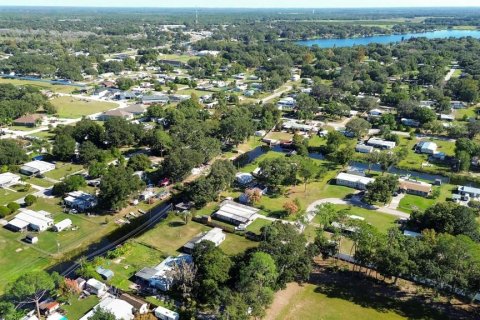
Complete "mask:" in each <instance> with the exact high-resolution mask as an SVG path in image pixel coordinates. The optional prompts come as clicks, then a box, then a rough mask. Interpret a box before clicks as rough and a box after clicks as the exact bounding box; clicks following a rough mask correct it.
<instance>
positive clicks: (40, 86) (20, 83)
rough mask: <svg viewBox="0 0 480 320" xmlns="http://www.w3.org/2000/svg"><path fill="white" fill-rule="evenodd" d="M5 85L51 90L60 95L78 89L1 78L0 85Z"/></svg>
mask: <svg viewBox="0 0 480 320" xmlns="http://www.w3.org/2000/svg"><path fill="white" fill-rule="evenodd" d="M3 83H11V84H13V85H16V86H32V87H35V88H38V89H40V90H51V91H54V92H59V93H71V92H73V91H74V90H75V89H76V87H73V86H64V85H55V84H51V83H48V82H41V81H33V80H18V79H3V78H0V84H3Z"/></svg>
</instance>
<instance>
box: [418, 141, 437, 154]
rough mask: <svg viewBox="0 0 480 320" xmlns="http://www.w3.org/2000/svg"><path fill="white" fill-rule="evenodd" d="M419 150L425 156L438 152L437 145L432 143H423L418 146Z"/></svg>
mask: <svg viewBox="0 0 480 320" xmlns="http://www.w3.org/2000/svg"><path fill="white" fill-rule="evenodd" d="M417 150H418V151H420V152H421V153H425V154H435V153H436V152H437V144H436V143H435V142H431V141H421V142H419V143H418V145H417Z"/></svg>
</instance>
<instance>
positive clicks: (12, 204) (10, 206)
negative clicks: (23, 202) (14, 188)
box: [7, 202, 20, 213]
mask: <svg viewBox="0 0 480 320" xmlns="http://www.w3.org/2000/svg"><path fill="white" fill-rule="evenodd" d="M7 207H8V209H10V211H11V212H12V213H13V212H15V211H17V210H18V209H20V205H19V204H18V203H16V202H10V203H9V204H7Z"/></svg>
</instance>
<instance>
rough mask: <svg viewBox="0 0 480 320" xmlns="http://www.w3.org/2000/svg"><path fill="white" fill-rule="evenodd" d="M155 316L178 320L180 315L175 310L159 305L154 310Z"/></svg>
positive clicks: (165, 319) (164, 319) (166, 319)
mask: <svg viewBox="0 0 480 320" xmlns="http://www.w3.org/2000/svg"><path fill="white" fill-rule="evenodd" d="M154 313H155V317H157V318H158V319H161V320H178V319H180V316H179V315H178V313H176V312H175V311H172V310H169V309H167V308H164V307H157V308H156V309H155V311H154Z"/></svg>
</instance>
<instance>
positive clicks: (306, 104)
mask: <svg viewBox="0 0 480 320" xmlns="http://www.w3.org/2000/svg"><path fill="white" fill-rule="evenodd" d="M297 108H298V113H297V114H298V118H299V119H302V120H311V119H313V118H314V116H315V114H316V113H317V112H318V109H319V108H318V102H317V101H316V100H315V99H314V98H313V97H312V96H310V95H307V94H304V93H302V94H299V95H298V96H297Z"/></svg>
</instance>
